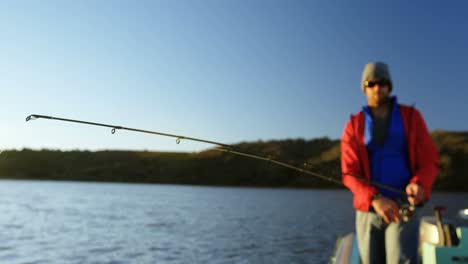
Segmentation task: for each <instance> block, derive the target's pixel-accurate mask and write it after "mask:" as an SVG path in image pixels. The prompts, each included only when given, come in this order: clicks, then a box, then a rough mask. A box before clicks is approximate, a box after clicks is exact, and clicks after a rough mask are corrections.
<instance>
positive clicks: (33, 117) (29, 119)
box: [26, 115, 37, 122]
mask: <svg viewBox="0 0 468 264" xmlns="http://www.w3.org/2000/svg"><path fill="white" fill-rule="evenodd" d="M35 119H37V116H36V115H29V116H28V117H26V122H28V121H31V120H35Z"/></svg>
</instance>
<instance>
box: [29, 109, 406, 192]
mask: <svg viewBox="0 0 468 264" xmlns="http://www.w3.org/2000/svg"><path fill="white" fill-rule="evenodd" d="M40 118H42V119H51V120H58V121H65V122H72V123H79V124H85V125H93V126H100V127H108V128H111V129H112V130H111V133H112V134H115V132H116V131H117V130H128V131H133V132H140V133H146V134H153V135H159V136H165V137H172V138H176V143H177V144H179V143H180V141H181V140H183V139H185V140H191V141H197V142H202V143H208V144H213V145H217V146H218V147H217V148H214V149H213V150H216V151H221V152H226V153H232V154H235V155H239V156H244V157H249V158H253V159H257V160H263V161H267V162H269V163H274V164H276V165H279V166H282V167H285V168H289V169H292V170H296V171H299V172H301V173H303V174H307V175H311V176H314V177H317V178H320V179H322V180H326V181H329V182H333V183H336V184H338V185H341V186H343V185H344V184H343V182H341V181H339V180H337V179H335V178H332V177H328V176H325V175H323V174H320V173H317V172H313V171H310V170H306V169H303V168H300V167H297V166H293V165H291V164H288V163H285V162H282V161H279V160H275V159H273V158H272V157H270V156H269V157H265V156H260V155H257V154H252V153H247V152H244V151H241V150H239V149H238V148H236V147H235V146H233V145H229V144H224V143H220V142H216V141H211V140H205V139H200V138H194V137H186V136H181V135H174V134H169V133H162V132H157V131H150V130H142V129H136V128H129V127H123V126H116V125H109V124H102V123H95V122H88V121H82V120H74V119H67V118H60V117H53V116H45V115H36V114H32V115H29V116H28V117H26V122H28V121H31V120H35V119H40ZM346 175H349V176H352V177H354V178H356V179H358V180H360V181H363V182H365V183H368V184H371V185H373V186H375V187H379V188H382V189H385V190H388V191H392V192H395V193H398V194H400V195H401V196H403V197H411V195H407V194H406V193H405V192H404V191H402V190H399V189H396V188H393V187H391V186H388V185H385V184H381V183H378V182H375V181H372V180H369V179H366V178H363V177H359V176H357V175H352V174H346Z"/></svg>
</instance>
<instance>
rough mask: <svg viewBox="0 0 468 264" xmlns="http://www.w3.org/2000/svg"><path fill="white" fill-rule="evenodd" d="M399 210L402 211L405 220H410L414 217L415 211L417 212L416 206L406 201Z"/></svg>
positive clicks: (402, 218) (401, 216)
mask: <svg viewBox="0 0 468 264" xmlns="http://www.w3.org/2000/svg"><path fill="white" fill-rule="evenodd" d="M398 212H399V213H400V218H401V220H402V221H403V222H408V221H409V220H411V218H413V216H414V213H415V212H416V207H415V206H414V205H412V204H407V203H404V204H402V205H401V206H400V209H399V210H398Z"/></svg>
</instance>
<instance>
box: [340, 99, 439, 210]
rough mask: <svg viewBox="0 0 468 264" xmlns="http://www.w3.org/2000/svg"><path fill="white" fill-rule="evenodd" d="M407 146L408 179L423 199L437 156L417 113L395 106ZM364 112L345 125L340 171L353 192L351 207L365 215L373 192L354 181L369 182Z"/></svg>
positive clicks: (429, 188)
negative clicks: (422, 191) (398, 110)
mask: <svg viewBox="0 0 468 264" xmlns="http://www.w3.org/2000/svg"><path fill="white" fill-rule="evenodd" d="M399 106H400V112H401V115H402V119H403V125H404V129H405V138H406V143H407V146H408V157H409V164H410V170H411V174H412V177H411V180H410V182H414V183H417V184H419V185H420V186H422V187H423V189H424V193H425V198H426V200H427V199H429V197H430V195H431V188H432V184H433V183H434V180H435V177H436V175H437V173H438V172H439V155H438V153H437V149H436V148H435V146H434V144H433V142H432V139H431V136H430V135H429V131H428V129H427V127H426V124H425V122H424V119H423V117H422V115H421V113H420V112H419V111H418V110H416V109H415V108H414V107H409V106H405V105H399ZM364 122H365V121H364V113H363V112H362V111H361V112H359V113H357V114H355V115H353V116H351V119H350V120H349V121H348V122H347V123H346V126H345V129H344V132H343V136H342V138H341V172H342V180H343V184H344V185H345V186H346V187H348V188H349V189H350V190H351V192H352V193H353V196H354V199H353V205H354V208H356V209H357V210H360V211H365V212H368V211H369V208H370V205H371V198H372V196H373V195H374V194H375V193H377V189H376V188H375V187H374V186H372V185H370V184H369V183H367V182H364V181H362V180H359V179H357V178H356V177H364V178H366V179H371V175H370V165H369V158H368V155H367V148H366V145H365V144H364V129H365V127H364V126H365V124H364Z"/></svg>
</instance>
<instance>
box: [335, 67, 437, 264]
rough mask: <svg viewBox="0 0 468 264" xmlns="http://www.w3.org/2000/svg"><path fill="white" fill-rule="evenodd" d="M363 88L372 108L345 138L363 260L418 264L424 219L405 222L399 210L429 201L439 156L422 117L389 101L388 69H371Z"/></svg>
mask: <svg viewBox="0 0 468 264" xmlns="http://www.w3.org/2000/svg"><path fill="white" fill-rule="evenodd" d="M361 88H362V91H363V92H364V94H365V95H366V97H367V104H368V105H367V106H365V107H364V108H363V110H362V111H360V112H359V113H357V114H355V115H353V116H351V119H350V120H349V121H348V122H347V124H346V126H345V129H344V132H343V136H342V139H341V167H342V175H343V177H342V179H343V183H344V185H346V187H348V188H349V189H350V190H351V192H352V193H353V205H354V208H355V209H356V234H357V239H358V248H359V253H360V256H361V260H362V263H417V258H418V257H417V246H418V240H419V232H418V231H419V220H420V214H419V212H418V210H417V212H416V213H415V215H414V217H413V218H411V219H410V220H409V221H407V222H403V221H400V220H401V219H400V215H399V206H400V205H401V204H403V203H408V202H409V203H410V204H412V205H418V206H420V205H423V204H424V202H426V201H427V200H428V199H429V197H430V194H431V188H432V184H433V182H434V180H435V177H436V175H437V173H438V160H439V158H438V153H437V150H436V148H435V146H434V144H433V142H432V139H431V137H430V135H429V132H428V129H427V127H426V124H425V122H424V119H423V117H422V115H421V114H420V112H419V111H418V110H416V109H415V108H414V107H409V106H405V105H400V104H398V102H397V99H396V97H391V96H390V93H391V92H392V89H393V82H392V78H391V75H390V71H389V68H388V66H387V64H385V63H382V62H374V63H369V64H367V65H366V66H365V68H364V71H363V74H362V83H361ZM359 178H361V179H359ZM371 182H372V183H378V184H372V183H371ZM382 185H385V186H390V187H392V188H394V189H398V190H401V192H400V193H398V192H395V191H391V190H389V189H388V188H385V186H383V187H382ZM402 193H403V194H404V193H405V194H406V195H402Z"/></svg>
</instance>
